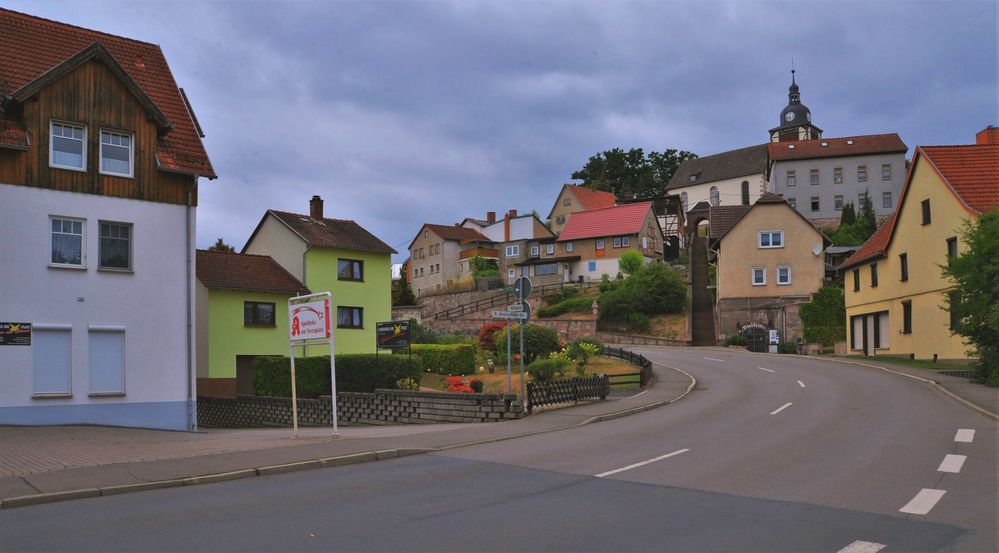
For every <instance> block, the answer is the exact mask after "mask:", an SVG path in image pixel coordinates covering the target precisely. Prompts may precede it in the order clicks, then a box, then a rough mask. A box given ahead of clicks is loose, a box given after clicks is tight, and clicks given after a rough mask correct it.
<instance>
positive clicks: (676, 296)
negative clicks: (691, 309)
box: [598, 263, 687, 331]
mask: <svg viewBox="0 0 999 553" xmlns="http://www.w3.org/2000/svg"><path fill="white" fill-rule="evenodd" d="M598 302H599V304H600V315H599V322H600V323H601V325H603V326H605V327H612V328H613V327H622V326H623V327H625V329H626V330H628V331H636V330H646V329H648V327H649V320H648V316H649V315H658V314H660V313H680V312H682V311H683V310H684V307H685V306H686V304H687V285H686V284H685V283H684V282H683V280H682V279H681V278H680V275H679V274H678V273H677V272H676V271H675V270H673V269H671V268H670V267H669V266H667V265H666V264H664V263H649V264H647V265H645V266H643V267H642V268H641V269H640V270H639V271H637V272H636V273H635V274H633V275H630V276H629V277H628V278H627V279H626V280H624V282H623V283H622V284H621V285H620V286H619V287H617V288H616V289H611V290H609V291H607V292H605V293H604V294H602V295H601V296H600V299H599V300H598Z"/></svg>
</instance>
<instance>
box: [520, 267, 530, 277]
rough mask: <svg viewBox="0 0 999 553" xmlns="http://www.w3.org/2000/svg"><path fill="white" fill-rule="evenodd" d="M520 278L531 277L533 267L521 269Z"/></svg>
mask: <svg viewBox="0 0 999 553" xmlns="http://www.w3.org/2000/svg"><path fill="white" fill-rule="evenodd" d="M520 276H531V266H530V265H525V266H523V267H521V268H520Z"/></svg>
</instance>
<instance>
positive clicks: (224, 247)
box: [208, 236, 236, 253]
mask: <svg viewBox="0 0 999 553" xmlns="http://www.w3.org/2000/svg"><path fill="white" fill-rule="evenodd" d="M208 251H210V252H227V253H234V252H235V251H236V248H234V247H232V246H230V245H229V244H226V243H225V240H223V239H222V237H221V236H219V239H218V240H216V241H215V243H214V244H212V246H211V247H209V248H208Z"/></svg>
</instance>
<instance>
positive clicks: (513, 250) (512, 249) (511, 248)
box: [505, 244, 520, 257]
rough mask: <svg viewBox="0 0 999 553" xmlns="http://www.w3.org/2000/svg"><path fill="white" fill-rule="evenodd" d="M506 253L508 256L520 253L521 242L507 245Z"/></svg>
mask: <svg viewBox="0 0 999 553" xmlns="http://www.w3.org/2000/svg"><path fill="white" fill-rule="evenodd" d="M505 253H506V257H514V256H517V255H520V244H517V245H514V246H507V247H506V250H505Z"/></svg>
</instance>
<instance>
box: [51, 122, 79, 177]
mask: <svg viewBox="0 0 999 553" xmlns="http://www.w3.org/2000/svg"><path fill="white" fill-rule="evenodd" d="M49 136H50V137H51V140H49V165H50V166H52V167H58V168H60V169H75V170H77V171H83V170H84V168H85V167H86V164H87V128H86V127H84V126H82V125H72V124H70V123H56V122H55V121H53V122H52V127H51V131H50V133H49Z"/></svg>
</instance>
